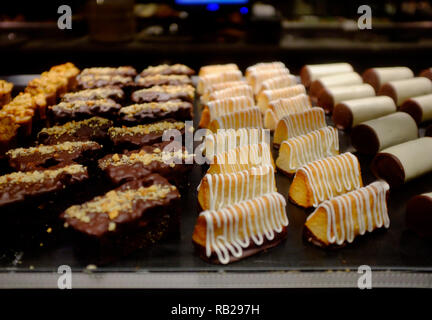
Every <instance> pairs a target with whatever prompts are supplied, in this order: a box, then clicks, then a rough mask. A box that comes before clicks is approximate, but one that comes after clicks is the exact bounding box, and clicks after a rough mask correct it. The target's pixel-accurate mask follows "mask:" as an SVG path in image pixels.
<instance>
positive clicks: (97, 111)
mask: <svg viewBox="0 0 432 320" xmlns="http://www.w3.org/2000/svg"><path fill="white" fill-rule="evenodd" d="M80 102H84V103H83V104H82V106H80V107H79V108H67V107H65V108H63V107H57V106H60V105H61V104H59V105H56V106H52V107H49V111H50V113H51V114H52V116H53V117H54V118H55V120H57V121H60V122H64V121H67V120H70V119H85V118H90V117H93V116H102V117H108V118H115V116H116V115H117V113H118V111H119V110H120V108H121V105H120V104H118V103H116V102H115V101H114V100H111V99H100V100H89V101H80ZM70 103H72V104H74V103H77V101H74V102H70Z"/></svg>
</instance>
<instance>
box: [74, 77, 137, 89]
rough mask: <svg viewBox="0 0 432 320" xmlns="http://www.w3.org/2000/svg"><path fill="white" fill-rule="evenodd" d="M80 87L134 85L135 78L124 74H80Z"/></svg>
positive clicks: (121, 86)
mask: <svg viewBox="0 0 432 320" xmlns="http://www.w3.org/2000/svg"><path fill="white" fill-rule="evenodd" d="M77 79H78V87H79V88H80V89H94V88H101V87H119V88H125V87H133V86H134V80H133V78H132V77H128V76H122V75H110V74H102V75H94V74H85V75H84V74H80V75H79V76H78V78H77Z"/></svg>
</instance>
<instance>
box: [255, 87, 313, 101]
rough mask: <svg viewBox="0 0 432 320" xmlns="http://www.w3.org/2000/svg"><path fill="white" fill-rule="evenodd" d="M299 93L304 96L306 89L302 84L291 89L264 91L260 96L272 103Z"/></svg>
mask: <svg viewBox="0 0 432 320" xmlns="http://www.w3.org/2000/svg"><path fill="white" fill-rule="evenodd" d="M301 93H304V94H306V88H305V87H304V85H302V84H297V85H294V86H291V87H285V88H280V89H274V90H264V91H263V92H262V94H263V95H264V96H265V97H267V100H268V101H273V100H277V99H282V98H291V97H294V96H296V95H299V94H301Z"/></svg>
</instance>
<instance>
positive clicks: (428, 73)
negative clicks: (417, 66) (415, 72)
mask: <svg viewBox="0 0 432 320" xmlns="http://www.w3.org/2000/svg"><path fill="white" fill-rule="evenodd" d="M419 77H425V78H428V79H430V80H431V81H432V68H427V69H425V70H423V71H422V72H420V75H419Z"/></svg>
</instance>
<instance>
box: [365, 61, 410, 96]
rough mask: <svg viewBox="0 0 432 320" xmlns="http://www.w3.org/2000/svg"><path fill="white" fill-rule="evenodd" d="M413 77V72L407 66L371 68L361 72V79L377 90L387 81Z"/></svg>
mask: <svg viewBox="0 0 432 320" xmlns="http://www.w3.org/2000/svg"><path fill="white" fill-rule="evenodd" d="M413 77H414V73H413V72H412V70H411V69H410V68H407V67H383V68H371V69H368V70H366V71H365V72H364V73H363V80H364V82H366V83H369V84H370V85H371V86H372V87H374V89H375V91H376V92H378V91H379V89H380V88H381V86H382V85H383V84H384V83H386V82H389V81H396V80H403V79H410V78H413Z"/></svg>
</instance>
